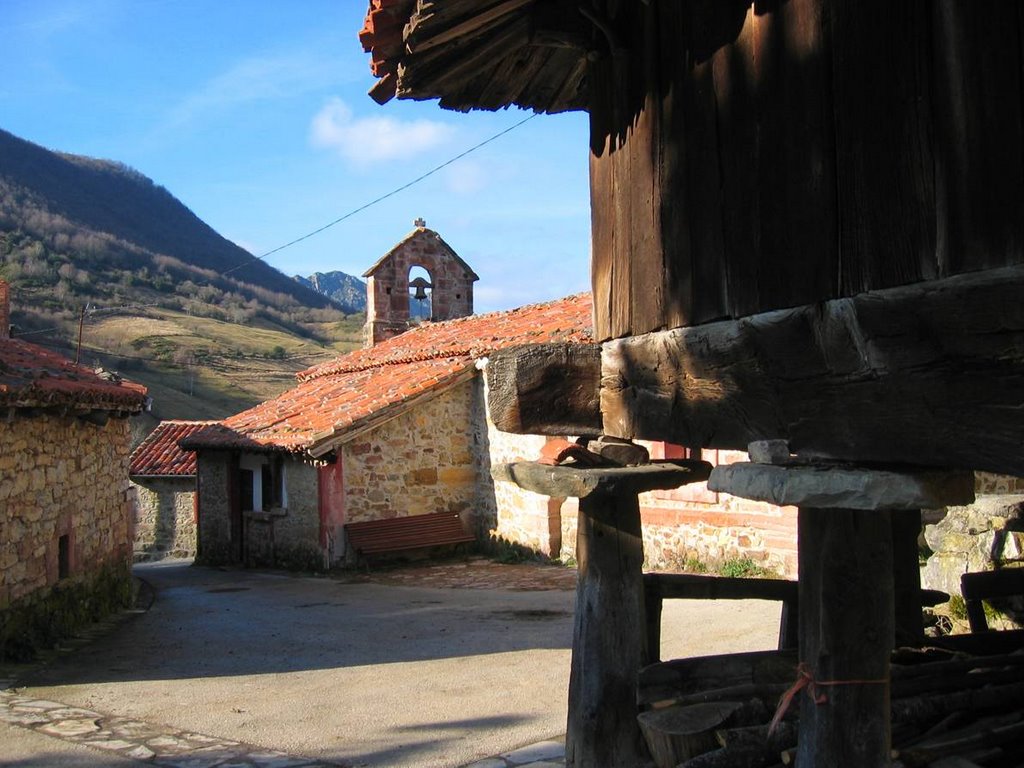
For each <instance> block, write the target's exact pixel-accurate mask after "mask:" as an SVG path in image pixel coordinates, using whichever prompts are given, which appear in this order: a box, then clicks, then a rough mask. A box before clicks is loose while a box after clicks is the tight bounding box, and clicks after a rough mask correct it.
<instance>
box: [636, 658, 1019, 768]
mask: <svg viewBox="0 0 1024 768" xmlns="http://www.w3.org/2000/svg"><path fill="white" fill-rule="evenodd" d="M797 663H798V662H797V658H796V653H795V652H794V651H763V652H755V653H743V654H730V655H726V656H706V657H700V658H693V659H681V660H676V661H669V662H663V663H659V664H652V665H651V666H649V667H646V668H644V669H643V670H641V672H640V688H639V704H640V710H641V711H640V714H639V722H640V726H641V730H642V732H643V733H644V737H645V739H646V740H647V743H648V747H649V749H650V751H651V755H652V757H653V758H654V762H655V765H657V766H658V768H721V767H724V766H728V768H778V766H786V765H793V764H794V762H795V755H796V744H797V732H798V713H799V709H800V707H799V703H798V699H797V698H794V700H793V702H792V705H791V706H789V707H788V709H786V711H785V712H784V713H783V714H782V716H781V719H780V720H779V721H778V723H777V725H776V727H775V728H774V729H771V728H770V727H769V722H770V721H771V719H772V716H773V714H774V713H775V712H776V710H777V704H778V702H779V700H780V697H782V696H783V695H784V694H785V693H786V692H787V691H788V690H789V689H790V688H791V687H792V685H793V683H794V681H795V680H796V679H797ZM1022 680H1024V652H1021V651H1017V652H1013V653H1003V654H998V655H971V654H966V653H963V652H954V651H946V650H940V649H925V650H916V649H897V650H896V651H895V652H894V653H893V658H892V672H891V678H890V686H891V695H892V720H891V733H892V745H893V749H892V758H893V763H892V764H893V766H896V767H897V768H971V767H972V766H979V767H987V766H992V768H1003V767H1004V766H1018V765H1019V764H1020V755H1021V753H1022V751H1024V685H1022ZM823 692H824V696H825V698H826V699H827V688H826V687H824V686H821V687H819V688H818V689H817V691H816V693H817V694H818V695H821V694H822V693H823ZM806 695H808V693H807V690H806V689H805V690H804V691H801V692H799V693H798V694H797V696H798V697H799V696H806ZM827 705H828V704H827V701H825V702H824V703H822V704H821V706H827Z"/></svg>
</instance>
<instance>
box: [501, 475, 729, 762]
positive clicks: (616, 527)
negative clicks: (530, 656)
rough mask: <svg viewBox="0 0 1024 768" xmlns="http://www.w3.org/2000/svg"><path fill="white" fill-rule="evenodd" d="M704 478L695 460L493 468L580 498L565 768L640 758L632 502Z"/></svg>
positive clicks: (637, 570) (638, 553)
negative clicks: (608, 466)
mask: <svg viewBox="0 0 1024 768" xmlns="http://www.w3.org/2000/svg"><path fill="white" fill-rule="evenodd" d="M710 470H711V466H710V465H709V464H707V463H705V462H700V461H698V462H679V463H658V464H649V465H644V466H640V467H623V468H614V469H575V468H572V467H552V466H547V465H542V464H533V463H528V462H523V463H519V464H509V465H504V466H500V467H495V469H494V476H495V478H496V479H498V480H509V481H512V482H514V483H516V484H517V485H519V486H520V487H521V488H525V489H527V490H530V491H535V492H537V493H543V494H545V495H547V496H558V497H568V496H574V497H576V498H578V499H579V500H580V515H579V522H578V524H577V533H576V558H577V560H578V561H579V576H578V581H577V586H576V615H575V621H574V627H573V640H572V669H571V670H570V673H569V719H568V723H567V729H566V745H565V747H566V762H567V765H568V766H569V767H570V768H635V766H637V765H641V764H643V763H644V762H646V761H647V760H648V756H647V750H646V748H645V746H644V742H643V737H642V735H641V733H640V727H639V725H638V724H637V719H636V717H637V673H638V672H639V670H640V666H641V664H642V663H643V659H644V654H645V652H646V648H645V635H646V632H645V626H646V625H645V620H644V586H643V573H642V566H643V560H644V553H643V540H642V537H641V531H640V507H639V503H638V501H637V495H638V494H640V493H642V492H644V491H651V490H655V489H669V488H677V487H679V486H680V485H685V484H687V483H694V482H700V481H701V480H705V479H706V478H707V477H708V474H709V473H710Z"/></svg>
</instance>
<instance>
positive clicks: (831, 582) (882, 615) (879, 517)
mask: <svg viewBox="0 0 1024 768" xmlns="http://www.w3.org/2000/svg"><path fill="white" fill-rule="evenodd" d="M889 518H890V515H889V513H887V512H875V511H864V510H854V509H813V508H808V507H801V508H800V512H799V523H798V526H799V562H800V659H801V661H802V662H803V663H804V664H805V665H807V667H808V669H809V670H810V672H811V674H812V675H813V676H814V679H815V680H817V681H818V687H817V689H816V694H817V695H818V696H821V697H825V698H826V701H824V702H822V703H820V704H819V703H816V702H815V700H813V699H812V698H811V696H803V697H802V698H801V699H800V736H799V743H798V748H797V764H798V765H800V766H815V767H816V768H833V766H834V767H835V768H839V766H853V765H856V766H860V767H861V768H874V767H875V766H888V765H890V763H891V760H890V754H889V752H890V744H891V739H890V725H889V724H890V713H889V657H890V653H891V651H892V648H893V624H894V621H893V619H894V613H893V580H892V532H891V526H890V524H889ZM917 611H918V615H920V612H921V609H920V604H918V609H917ZM919 623H920V620H919ZM830 682H841V683H842V684H840V685H827V683H830Z"/></svg>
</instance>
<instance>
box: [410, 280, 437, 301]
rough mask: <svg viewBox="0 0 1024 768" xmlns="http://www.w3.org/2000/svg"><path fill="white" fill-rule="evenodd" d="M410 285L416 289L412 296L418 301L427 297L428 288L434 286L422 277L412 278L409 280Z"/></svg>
mask: <svg viewBox="0 0 1024 768" xmlns="http://www.w3.org/2000/svg"><path fill="white" fill-rule="evenodd" d="M409 285H410V286H412V287H413V288H415V289H416V293H414V294H413V296H412V297H413V298H414V299H416V300H417V301H423V300H424V299H425V298H427V288H432V287H433V286H432V285H431V284H430V283H428V282H427V281H426V280H424V279H423V278H422V277H417V278H415V279H414V280H411V281H410V282H409Z"/></svg>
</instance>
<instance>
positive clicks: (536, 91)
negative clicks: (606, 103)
mask: <svg viewBox="0 0 1024 768" xmlns="http://www.w3.org/2000/svg"><path fill="white" fill-rule="evenodd" d="M480 6H481V3H480V2H479V0H472V1H470V0H449V1H448V2H447V3H445V4H440V3H436V2H431V1H430V0H420V1H419V2H418V3H416V5H415V6H412V7H410V8H409V9H408V10H407V11H406V13H408V14H409V16H408V21H407V23H406V24H405V26H404V29H403V43H404V45H403V49H404V50H402V51H397V50H395V49H394V48H393V47H392V46H390V45H388V44H384V45H380V46H378V45H375V44H374V41H373V40H370V41H369V42H368V47H370V48H371V49H372V50H373V51H374V64H375V72H377V73H378V76H379V77H380V79H379V80H378V81H377V83H376V84H375V85H374V86H373V88H371V90H370V95H371V97H372V98H373V99H374V100H375V101H377V102H378V103H381V104H384V103H386V102H387V101H389V100H390V99H391V98H393V97H395V96H397V97H398V98H401V99H414V100H429V99H438V100H439V101H440V105H441V106H442V107H444V108H446V109H453V110H458V111H469V110H471V109H487V110H497V109H504V108H507V107H509V106H512V105H516V106H519V107H522V108H526V109H533V110H534V111H537V112H547V113H556V112H565V111H569V110H577V109H585V108H586V100H585V97H584V94H583V84H584V82H585V73H586V61H587V55H588V50H589V48H590V47H591V43H590V35H589V34H588V31H589V27H588V24H587V23H586V21H585V20H584V19H583V17H582V16H580V15H579V13H578V10H577V9H576V6H575V5H574V4H572V3H569V4H566V3H562V4H560V5H557V6H556V5H552V4H551V3H550V2H548V3H538V2H536V0H499V2H492V3H490V4H489V7H484V8H481V7H480ZM563 6H564V7H563ZM384 42H385V41H382V43H384Z"/></svg>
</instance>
